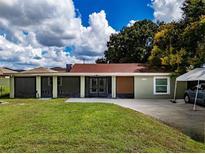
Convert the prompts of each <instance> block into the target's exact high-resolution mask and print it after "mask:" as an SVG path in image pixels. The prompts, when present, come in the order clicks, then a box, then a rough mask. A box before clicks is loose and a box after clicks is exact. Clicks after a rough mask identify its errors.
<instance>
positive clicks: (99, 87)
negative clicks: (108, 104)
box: [89, 77, 108, 97]
mask: <svg viewBox="0 0 205 154" xmlns="http://www.w3.org/2000/svg"><path fill="white" fill-rule="evenodd" d="M107 84H108V83H107V79H106V78H104V77H91V78H90V85H89V87H90V88H89V93H90V96H93V97H106V96H107V94H108V85H107Z"/></svg>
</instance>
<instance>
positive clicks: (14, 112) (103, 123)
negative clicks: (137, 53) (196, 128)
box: [0, 99, 205, 152]
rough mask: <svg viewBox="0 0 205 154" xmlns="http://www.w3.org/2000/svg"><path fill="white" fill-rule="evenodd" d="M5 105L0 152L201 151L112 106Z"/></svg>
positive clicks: (0, 125) (203, 147)
mask: <svg viewBox="0 0 205 154" xmlns="http://www.w3.org/2000/svg"><path fill="white" fill-rule="evenodd" d="M4 101H6V102H9V103H8V104H3V105H0V152H205V145H203V144H201V143H198V142H195V141H193V140H192V139H190V138H189V137H187V136H185V135H183V134H182V133H180V132H179V131H177V130H175V129H173V128H171V127H168V126H166V125H165V124H162V123H161V122H159V121H157V120H155V119H153V118H150V117H148V116H145V115H143V114H141V113H138V112H135V111H132V110H129V109H124V108H122V107H119V106H116V105H112V104H80V103H79V104H69V103H64V100H63V99H53V100H49V101H45V100H44V101H42V100H41V101H40V100H32V99H24V100H23V99H13V100H12V99H11V100H4Z"/></svg>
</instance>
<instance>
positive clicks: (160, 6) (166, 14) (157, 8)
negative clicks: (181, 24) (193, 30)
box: [152, 0, 184, 22]
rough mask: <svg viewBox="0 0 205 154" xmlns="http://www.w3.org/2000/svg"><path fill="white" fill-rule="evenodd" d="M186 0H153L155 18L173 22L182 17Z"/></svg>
mask: <svg viewBox="0 0 205 154" xmlns="http://www.w3.org/2000/svg"><path fill="white" fill-rule="evenodd" d="M183 2H184V0H152V8H153V9H154V17H155V20H159V21H165V22H171V21H177V20H179V19H181V18H182V10H181V7H182V4H183Z"/></svg>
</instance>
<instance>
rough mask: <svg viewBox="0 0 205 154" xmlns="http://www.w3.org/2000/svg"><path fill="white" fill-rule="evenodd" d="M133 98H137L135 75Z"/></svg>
mask: <svg viewBox="0 0 205 154" xmlns="http://www.w3.org/2000/svg"><path fill="white" fill-rule="evenodd" d="M138 88H139V87H138ZM134 98H135V99H137V77H136V76H134Z"/></svg>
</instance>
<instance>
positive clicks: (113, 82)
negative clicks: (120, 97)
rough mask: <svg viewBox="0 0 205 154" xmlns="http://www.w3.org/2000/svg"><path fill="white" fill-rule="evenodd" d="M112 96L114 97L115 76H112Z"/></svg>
mask: <svg viewBox="0 0 205 154" xmlns="http://www.w3.org/2000/svg"><path fill="white" fill-rule="evenodd" d="M112 98H116V76H112Z"/></svg>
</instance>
